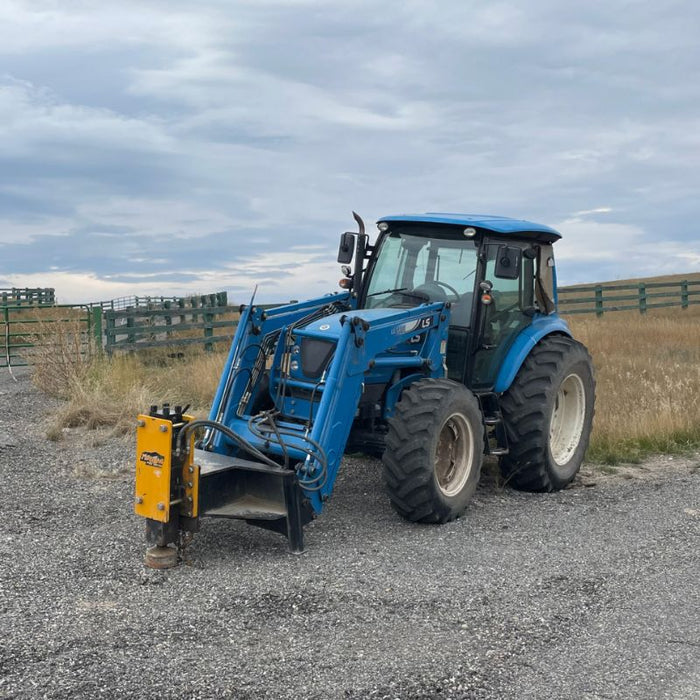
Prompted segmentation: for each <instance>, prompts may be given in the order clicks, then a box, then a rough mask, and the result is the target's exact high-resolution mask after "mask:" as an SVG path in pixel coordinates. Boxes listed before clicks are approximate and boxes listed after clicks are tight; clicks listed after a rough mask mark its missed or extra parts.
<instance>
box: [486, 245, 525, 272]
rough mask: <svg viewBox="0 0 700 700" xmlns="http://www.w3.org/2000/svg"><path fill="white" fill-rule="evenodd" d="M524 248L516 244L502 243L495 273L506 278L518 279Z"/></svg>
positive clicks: (497, 256) (497, 255)
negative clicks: (517, 246)
mask: <svg viewBox="0 0 700 700" xmlns="http://www.w3.org/2000/svg"><path fill="white" fill-rule="evenodd" d="M521 256H522V250H521V249H520V248H516V247H515V246H509V245H502V246H499V247H498V253H497V254H496V267H495V269H494V271H493V274H494V275H495V276H496V277H499V278H500V279H504V280H517V279H518V277H519V276H520V259H521Z"/></svg>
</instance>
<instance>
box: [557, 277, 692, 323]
mask: <svg viewBox="0 0 700 700" xmlns="http://www.w3.org/2000/svg"><path fill="white" fill-rule="evenodd" d="M558 294H559V312H560V313H562V314H564V315H568V314H596V316H602V315H603V314H604V313H606V312H609V311H639V313H641V314H644V313H646V312H647V309H657V308H661V307H666V306H679V307H681V308H682V309H687V308H688V307H689V306H691V305H693V304H700V280H681V281H679V282H639V283H638V284H610V285H601V284H598V285H595V286H591V285H586V286H581V287H561V288H559V289H558Z"/></svg>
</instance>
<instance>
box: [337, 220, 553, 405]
mask: <svg viewBox="0 0 700 700" xmlns="http://www.w3.org/2000/svg"><path fill="white" fill-rule="evenodd" d="M378 228H379V238H378V240H377V242H376V244H375V245H374V246H367V245H363V240H362V236H360V237H359V238H358V249H359V250H358V252H359V253H360V255H359V256H358V257H360V258H361V260H356V262H355V266H356V268H358V267H362V273H361V274H358V272H359V270H357V269H356V274H355V275H354V276H353V286H354V287H355V293H356V296H357V303H358V307H359V308H364V309H377V308H412V307H415V306H418V305H420V304H429V303H434V302H449V304H450V310H451V316H450V327H449V338H448V343H447V349H446V365H447V377H448V378H449V379H452V380H454V381H458V382H460V383H463V384H465V385H467V386H469V387H471V388H473V389H475V390H480V391H491V390H493V387H494V385H495V383H496V380H497V378H498V373H499V370H500V369H501V367H502V362H503V358H504V357H505V355H506V354H507V352H508V350H509V348H510V347H511V346H512V344H513V342H514V341H515V339H516V338H517V336H518V335H519V334H520V332H521V331H522V330H523V329H525V328H526V327H527V326H529V325H530V324H532V323H533V320H534V319H535V318H537V317H538V316H541V315H548V314H550V313H552V312H554V311H555V309H556V298H555V290H554V275H553V269H554V268H553V265H554V260H553V253H552V243H553V242H554V241H555V240H557V239H558V238H559V237H560V236H559V234H558V233H557V232H556V231H554V230H553V229H550V228H549V227H546V226H542V225H541V224H535V223H531V222H527V221H518V220H514V219H507V218H505V217H489V216H473V215H454V214H421V215H416V216H406V215H402V216H390V217H384V218H382V219H380V220H379V222H378ZM351 250H352V249H351ZM353 252H354V251H353ZM365 261H366V263H367V264H366V265H365V264H364V263H365Z"/></svg>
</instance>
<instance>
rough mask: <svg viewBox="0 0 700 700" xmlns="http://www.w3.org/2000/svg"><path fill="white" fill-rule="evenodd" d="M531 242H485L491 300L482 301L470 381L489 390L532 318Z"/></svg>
mask: <svg viewBox="0 0 700 700" xmlns="http://www.w3.org/2000/svg"><path fill="white" fill-rule="evenodd" d="M530 251H532V248H531V246H529V245H528V244H525V243H513V242H509V241H508V242H506V241H500V240H499V241H498V242H489V243H487V244H486V245H485V264H484V274H483V280H484V282H486V283H489V284H490V285H492V289H491V291H490V292H485V293H486V294H487V297H490V298H491V303H490V304H483V303H479V304H478V316H479V320H478V325H477V332H476V334H475V337H474V346H473V360H472V363H471V368H470V370H471V371H470V372H469V374H470V375H471V376H470V380H469V381H468V382H467V383H468V385H469V386H470V387H472V388H474V389H485V390H488V389H490V388H492V387H493V384H494V383H495V381H496V377H497V376H498V372H499V370H500V368H501V364H502V363H503V360H504V358H505V356H506V354H507V353H508V350H509V349H510V347H511V345H512V344H513V341H514V340H515V338H516V337H517V336H518V334H519V333H520V331H522V330H523V328H526V327H527V326H529V325H530V323H531V322H532V317H533V315H534V314H535V312H536V308H535V301H534V290H535V265H534V260H533V258H532V256H531V254H530Z"/></svg>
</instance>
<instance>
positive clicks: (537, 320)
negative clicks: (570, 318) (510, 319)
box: [493, 314, 571, 394]
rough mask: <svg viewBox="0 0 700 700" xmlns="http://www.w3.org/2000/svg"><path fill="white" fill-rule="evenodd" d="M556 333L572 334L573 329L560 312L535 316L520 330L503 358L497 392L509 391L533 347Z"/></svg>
mask: <svg viewBox="0 0 700 700" xmlns="http://www.w3.org/2000/svg"><path fill="white" fill-rule="evenodd" d="M555 333H556V334H559V335H568V336H571V330H570V329H569V326H568V324H567V323H566V321H564V319H562V318H561V317H560V316H559V315H558V314H549V315H548V316H542V315H538V316H535V317H534V318H533V321H532V323H531V324H530V325H529V326H528V327H527V328H523V330H522V331H520V333H519V334H518V336H517V337H516V338H515V341H514V342H513V344H512V345H511V346H510V349H509V350H508V353H507V354H506V356H505V358H504V359H503V364H501V369H500V370H499V372H498V376H497V377H496V383H495V384H494V387H493V390H494V391H495V392H496V393H497V394H502V393H503V392H504V391H507V390H508V388H509V387H510V385H511V384H512V383H513V380H514V379H515V375H516V374H517V373H518V370H519V369H520V367H521V366H522V364H523V362H525V359H526V358H527V356H528V355H529V354H530V351H531V350H532V348H534V347H535V345H537V343H539V341H540V340H542V338H544V337H545V336H546V335H552V334H555Z"/></svg>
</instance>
